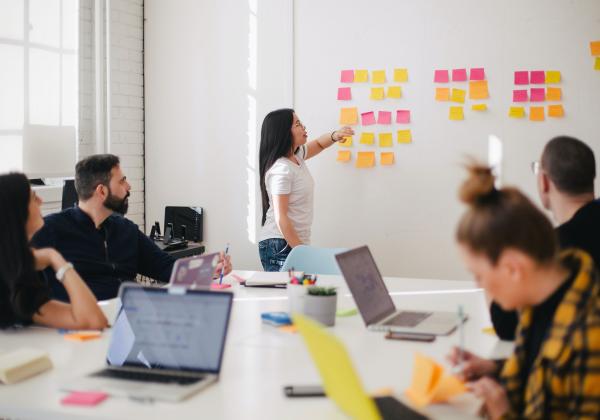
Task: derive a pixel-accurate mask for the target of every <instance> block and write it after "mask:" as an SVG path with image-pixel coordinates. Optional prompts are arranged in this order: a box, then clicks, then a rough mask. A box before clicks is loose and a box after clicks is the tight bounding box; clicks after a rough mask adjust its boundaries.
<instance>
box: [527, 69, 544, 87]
mask: <svg viewBox="0 0 600 420" xmlns="http://www.w3.org/2000/svg"><path fill="white" fill-rule="evenodd" d="M529 81H530V82H531V84H534V85H543V84H544V83H546V73H545V72H544V71H543V70H535V71H532V72H530V73H529Z"/></svg>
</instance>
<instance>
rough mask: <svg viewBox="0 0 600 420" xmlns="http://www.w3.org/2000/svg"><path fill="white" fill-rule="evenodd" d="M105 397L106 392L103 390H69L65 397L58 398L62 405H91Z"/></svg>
mask: <svg viewBox="0 0 600 420" xmlns="http://www.w3.org/2000/svg"><path fill="white" fill-rule="evenodd" d="M107 397H108V394H106V393H105V392H94V391H86V392H71V393H70V394H69V395H67V396H66V397H65V398H63V399H62V400H60V403H61V404H63V405H82V406H88V407H93V406H95V405H98V404H100V403H101V402H102V401H104V400H105V399H106V398H107Z"/></svg>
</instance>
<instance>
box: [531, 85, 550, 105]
mask: <svg viewBox="0 0 600 420" xmlns="http://www.w3.org/2000/svg"><path fill="white" fill-rule="evenodd" d="M529 92H530V93H529V97H530V98H531V102H544V101H545V100H546V89H544V88H531V89H530V91H529Z"/></svg>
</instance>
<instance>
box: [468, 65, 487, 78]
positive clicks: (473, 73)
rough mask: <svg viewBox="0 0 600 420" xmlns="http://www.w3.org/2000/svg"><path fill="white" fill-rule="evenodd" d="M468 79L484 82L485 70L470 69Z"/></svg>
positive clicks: (479, 68) (478, 68)
mask: <svg viewBox="0 0 600 420" xmlns="http://www.w3.org/2000/svg"><path fill="white" fill-rule="evenodd" d="M469 79H471V80H485V69H483V68H481V67H476V68H473V69H471V72H470V74H469Z"/></svg>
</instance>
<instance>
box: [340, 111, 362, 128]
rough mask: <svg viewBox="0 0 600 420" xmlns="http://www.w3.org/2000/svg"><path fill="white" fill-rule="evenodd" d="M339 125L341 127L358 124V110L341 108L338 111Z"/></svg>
mask: <svg viewBox="0 0 600 420" xmlns="http://www.w3.org/2000/svg"><path fill="white" fill-rule="evenodd" d="M340 124H342V125H355V124H358V109H356V108H342V109H341V110H340Z"/></svg>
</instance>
